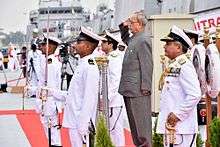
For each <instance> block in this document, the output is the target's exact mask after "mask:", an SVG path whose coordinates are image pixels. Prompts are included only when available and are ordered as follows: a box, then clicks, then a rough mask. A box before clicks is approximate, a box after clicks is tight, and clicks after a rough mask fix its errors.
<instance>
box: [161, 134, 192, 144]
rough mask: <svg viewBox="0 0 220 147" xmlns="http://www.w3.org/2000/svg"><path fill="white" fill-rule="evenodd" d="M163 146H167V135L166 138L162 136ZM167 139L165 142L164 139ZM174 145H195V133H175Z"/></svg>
mask: <svg viewBox="0 0 220 147" xmlns="http://www.w3.org/2000/svg"><path fill="white" fill-rule="evenodd" d="M163 140H164V147H169V145H170V144H169V137H168V136H167V139H165V137H163ZM165 140H167V144H166V141H165ZM173 146H174V147H196V135H193V134H189V135H185V134H184V135H176V143H175V144H174V145H173Z"/></svg>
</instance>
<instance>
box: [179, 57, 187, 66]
mask: <svg viewBox="0 0 220 147" xmlns="http://www.w3.org/2000/svg"><path fill="white" fill-rule="evenodd" d="M178 63H179V64H180V65H183V64H184V63H186V59H183V58H181V59H179V60H178Z"/></svg>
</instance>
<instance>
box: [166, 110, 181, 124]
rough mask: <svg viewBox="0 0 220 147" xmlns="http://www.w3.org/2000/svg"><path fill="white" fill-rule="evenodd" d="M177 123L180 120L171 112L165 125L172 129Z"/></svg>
mask: <svg viewBox="0 0 220 147" xmlns="http://www.w3.org/2000/svg"><path fill="white" fill-rule="evenodd" d="M178 121H180V119H179V118H178V117H177V116H176V115H175V114H174V113H173V112H171V113H170V114H169V115H168V117H167V123H168V124H169V125H171V126H172V127H175V126H176V124H177V122H178Z"/></svg>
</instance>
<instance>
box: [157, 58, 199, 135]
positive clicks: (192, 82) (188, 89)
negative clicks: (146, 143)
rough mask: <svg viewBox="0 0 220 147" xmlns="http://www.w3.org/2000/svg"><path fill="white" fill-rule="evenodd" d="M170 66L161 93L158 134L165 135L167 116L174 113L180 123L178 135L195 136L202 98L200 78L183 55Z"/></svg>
mask: <svg viewBox="0 0 220 147" xmlns="http://www.w3.org/2000/svg"><path fill="white" fill-rule="evenodd" d="M174 60H175V61H174V62H172V63H170V64H169V65H168V69H169V70H168V71H170V72H168V73H167V76H166V77H165V81H164V86H163V89H162V91H161V99H160V112H159V117H158V125H157V133H160V134H164V133H165V123H166V121H167V116H168V114H169V113H170V112H173V113H174V114H175V115H176V116H177V117H178V118H179V119H180V121H179V122H178V123H177V125H176V127H175V128H176V134H194V133H197V131H198V123H197V109H196V105H197V103H198V102H199V100H200V98H201V90H200V85H199V80H198V76H197V74H196V71H195V68H194V66H193V64H192V62H191V61H190V60H188V59H187V57H186V56H185V55H184V54H183V55H181V56H178V57H177V58H176V59H174Z"/></svg>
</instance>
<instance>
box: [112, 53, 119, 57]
mask: <svg viewBox="0 0 220 147" xmlns="http://www.w3.org/2000/svg"><path fill="white" fill-rule="evenodd" d="M110 56H112V57H117V56H118V54H116V53H112V54H110Z"/></svg>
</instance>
